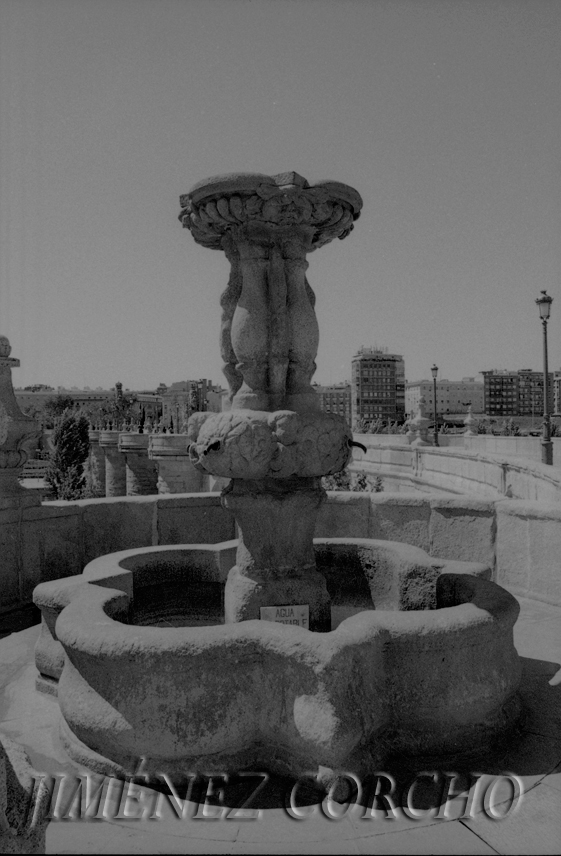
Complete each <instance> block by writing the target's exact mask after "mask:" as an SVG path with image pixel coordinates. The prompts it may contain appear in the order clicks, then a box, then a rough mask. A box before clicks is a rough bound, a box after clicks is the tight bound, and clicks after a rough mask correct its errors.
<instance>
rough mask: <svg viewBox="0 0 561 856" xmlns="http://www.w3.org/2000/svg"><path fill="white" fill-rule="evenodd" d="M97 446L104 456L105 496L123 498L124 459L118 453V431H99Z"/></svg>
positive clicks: (125, 488)
mask: <svg viewBox="0 0 561 856" xmlns="http://www.w3.org/2000/svg"><path fill="white" fill-rule="evenodd" d="M99 445H100V447H101V448H102V449H103V453H104V455H105V496H125V495H126V492H127V474H126V465H125V458H124V456H123V455H121V453H120V452H119V431H100V434H99Z"/></svg>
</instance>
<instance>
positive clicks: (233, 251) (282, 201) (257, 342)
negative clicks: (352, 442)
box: [179, 172, 362, 412]
mask: <svg viewBox="0 0 561 856" xmlns="http://www.w3.org/2000/svg"><path fill="white" fill-rule="evenodd" d="M361 207H362V200H361V198H360V196H359V194H358V193H357V192H356V191H355V190H353V188H350V187H347V186H346V185H343V184H339V183H338V182H322V183H320V184H318V185H315V186H314V187H310V185H309V184H308V182H307V181H306V179H304V178H303V177H302V176H299V175H298V174H297V173H294V172H291V173H282V174H280V175H277V176H265V175H260V174H243V173H241V174H235V175H230V176H217V177H215V178H210V179H208V180H206V181H204V182H200V183H199V184H197V185H195V187H194V188H193V189H192V190H191V192H190V193H188V194H186V195H184V196H182V197H181V208H182V210H181V214H180V215H179V219H180V220H181V222H182V224H183V226H184V227H185V228H188V229H189V230H190V231H191V234H192V235H193V238H194V239H195V241H197V243H200V244H202V245H203V246H205V247H209V248H211V249H220V250H223V251H224V253H225V254H226V257H227V258H228V260H229V261H230V265H231V271H230V278H229V282H228V286H227V288H226V290H225V292H224V293H223V295H222V298H221V306H222V321H221V332H220V348H221V355H222V358H223V360H224V374H225V375H226V378H227V380H228V384H229V388H230V400H231V402H232V408H233V409H248V410H257V411H269V412H271V411H275V410H285V409H290V410H294V411H296V412H304V411H310V410H313V411H319V402H318V400H317V396H316V395H315V393H314V391H313V389H312V387H311V378H312V376H313V374H314V372H315V369H316V365H315V357H316V354H317V348H318V342H319V331H318V325H317V319H316V315H315V309H314V304H315V297H314V294H313V291H312V289H311V288H310V285H309V283H308V281H307V278H306V270H307V267H308V262H307V261H306V254H307V253H309V252H311V251H313V250H315V249H317V248H318V247H320V246H323V244H325V243H328V242H329V241H331V240H333V239H334V238H344V237H346V235H348V234H349V232H350V231H351V229H352V228H353V221H354V220H356V219H357V218H358V216H359V215H360V210H361Z"/></svg>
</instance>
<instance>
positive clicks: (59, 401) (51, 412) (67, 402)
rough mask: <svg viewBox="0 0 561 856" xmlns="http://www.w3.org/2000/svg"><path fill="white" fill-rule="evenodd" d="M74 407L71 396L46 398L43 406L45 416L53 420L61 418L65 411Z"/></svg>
mask: <svg viewBox="0 0 561 856" xmlns="http://www.w3.org/2000/svg"><path fill="white" fill-rule="evenodd" d="M73 407H74V399H73V398H72V396H71V395H60V394H59V395H53V396H52V397H51V398H47V400H46V401H45V405H44V411H45V415H46V416H50V417H52V418H53V419H54V418H56V417H57V416H62V414H63V413H64V411H65V410H72V409H73Z"/></svg>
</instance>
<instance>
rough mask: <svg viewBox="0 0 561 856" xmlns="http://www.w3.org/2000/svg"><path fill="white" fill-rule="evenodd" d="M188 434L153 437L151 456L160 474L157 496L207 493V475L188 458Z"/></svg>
mask: <svg viewBox="0 0 561 856" xmlns="http://www.w3.org/2000/svg"><path fill="white" fill-rule="evenodd" d="M189 446H190V440H189V437H188V436H187V434H150V440H149V443H148V457H149V458H150V460H152V461H154V463H155V464H156V467H157V471H158V482H157V487H158V493H199V492H202V491H205V490H208V476H207V475H205V474H204V473H203V472H200V471H198V470H196V469H195V467H194V466H193V463H192V461H191V460H190V458H189Z"/></svg>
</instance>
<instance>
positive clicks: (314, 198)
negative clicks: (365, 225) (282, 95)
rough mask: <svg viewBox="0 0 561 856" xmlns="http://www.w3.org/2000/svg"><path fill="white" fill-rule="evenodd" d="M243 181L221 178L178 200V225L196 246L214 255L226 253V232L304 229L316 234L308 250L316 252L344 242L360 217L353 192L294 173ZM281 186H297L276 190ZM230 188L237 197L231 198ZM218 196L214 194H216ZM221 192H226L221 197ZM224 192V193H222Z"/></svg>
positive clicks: (359, 204) (355, 194)
mask: <svg viewBox="0 0 561 856" xmlns="http://www.w3.org/2000/svg"><path fill="white" fill-rule="evenodd" d="M245 178H246V182H245V183H246V185H247V186H246V188H242V189H245V192H240V189H239V186H240V184H242V185H243V183H244V182H243V180H242V181H237V182H235V183H234V182H233V181H231V180H230V181H227V180H226V179H225V180H223V181H221V180H220V177H218V178H217V179H211V180H208V181H206V182H205V183H204V185H205V186H204V188H201V190H202V191H205V192H204V193H202V194H199V193H197V185H196V186H195V187H194V188H193V190H192V191H191V192H190V193H189V194H185V195H183V196H181V197H180V204H181V213H180V215H179V220H180V221H181V223H182V224H183V226H184V227H185V228H186V229H189V230H190V231H191V234H192V235H193V238H194V239H195V240H196V241H197V243H199V244H202V245H203V246H205V247H209V248H211V249H221V248H222V243H221V241H222V238H223V237H224V235H225V234H226V233H227V232H232V231H233V232H234V233H235V232H236V230H237V229H240V228H241V227H242V226H243V225H247V224H248V223H254V224H262V225H263V226H264V227H265V228H269V229H270V228H271V227H273V228H275V227H277V228H279V229H282V228H283V227H290V226H306V227H309V228H311V229H312V232H313V235H312V240H311V246H310V249H312V250H313V249H317V248H318V247H321V246H323V245H324V244H326V243H328V242H329V241H332V240H333V239H334V238H340V239H343V238H345V237H346V236H347V235H348V234H349V232H351V230H352V229H353V221H354V220H356V219H357V218H358V217H359V216H360V210H361V207H362V200H361V198H360V196H359V194H358V193H357V192H356V191H355V190H353V189H352V188H350V187H347V186H346V185H344V184H339V183H338V182H324V183H323V184H318V185H315V186H313V187H310V186H309V185H308V182H307V181H306V180H305V179H303V178H301V176H298V175H297V174H296V173H289V174H285V175H282V176H272V177H271V176H251V175H250V176H245ZM277 181H287V182H293V183H287V184H281V185H279V184H277ZM228 185H230V186H232V188H233V187H234V186H237V190H238V192H235V193H232V194H231V195H230V194H228V193H227V189H228ZM213 190H214V192H213ZM220 191H222V192H220ZM224 191H226V192H224Z"/></svg>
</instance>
